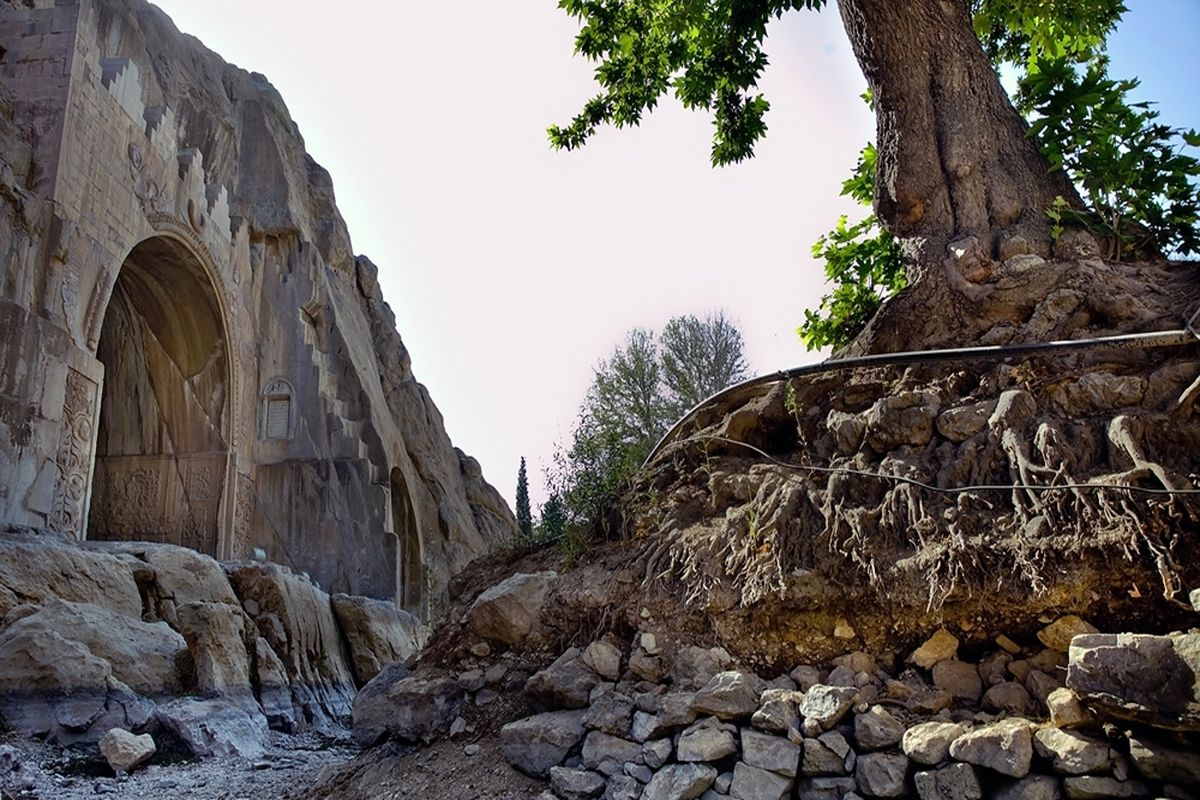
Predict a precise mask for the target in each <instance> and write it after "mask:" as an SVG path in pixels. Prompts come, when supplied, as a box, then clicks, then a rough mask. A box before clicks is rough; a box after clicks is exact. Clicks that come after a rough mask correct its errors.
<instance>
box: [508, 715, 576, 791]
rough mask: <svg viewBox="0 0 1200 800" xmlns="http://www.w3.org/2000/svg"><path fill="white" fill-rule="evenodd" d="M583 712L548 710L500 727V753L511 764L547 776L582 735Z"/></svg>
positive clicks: (537, 775) (522, 770)
mask: <svg viewBox="0 0 1200 800" xmlns="http://www.w3.org/2000/svg"><path fill="white" fill-rule="evenodd" d="M583 734H584V728H583V712H582V711H550V712H547V713H545V714H535V715H534V716H532V717H526V718H524V719H519V720H517V721H516V722H510V723H508V724H507V725H505V726H504V727H503V728H501V729H500V752H501V753H503V754H504V758H505V760H507V761H508V763H510V764H512V765H513V766H514V767H516V768H517V769H519V770H520V771H521V772H524V773H525V774H526V775H531V776H533V777H535V778H543V779H544V778H546V777H547V776H548V775H549V774H550V768H551V767H555V766H558V765H559V764H561V763H562V761H563V759H564V758H566V757H567V753H569V752H570V751H571V749H572V748H573V747H575V746H576V745H578V744H579V741H580V740H581V739H582V738H583Z"/></svg>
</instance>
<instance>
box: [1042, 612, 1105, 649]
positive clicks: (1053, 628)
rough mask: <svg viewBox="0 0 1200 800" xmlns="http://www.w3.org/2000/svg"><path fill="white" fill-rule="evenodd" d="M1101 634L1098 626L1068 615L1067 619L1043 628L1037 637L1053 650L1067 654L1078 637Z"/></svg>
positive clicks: (1061, 619) (1056, 621) (1062, 618)
mask: <svg viewBox="0 0 1200 800" xmlns="http://www.w3.org/2000/svg"><path fill="white" fill-rule="evenodd" d="M1099 632H1100V631H1099V630H1098V629H1097V628H1096V626H1095V625H1092V624H1091V623H1090V622H1088V621H1087V620H1085V619H1081V618H1080V617H1077V616H1075V615H1074V614H1068V615H1067V616H1065V617H1059V618H1058V619H1056V620H1055V621H1054V622H1051V623H1050V624H1049V625H1047V626H1046V627H1044V628H1042V629H1041V630H1040V631H1038V635H1037V637H1038V641H1040V642H1041V643H1042V644H1044V645H1045V646H1046V647H1048V648H1050V649H1051V650H1056V651H1058V652H1060V653H1066V652H1067V651H1068V650H1069V649H1070V647H1071V640H1072V639H1074V638H1075V637H1076V636H1085V635H1087V634H1089V633H1099Z"/></svg>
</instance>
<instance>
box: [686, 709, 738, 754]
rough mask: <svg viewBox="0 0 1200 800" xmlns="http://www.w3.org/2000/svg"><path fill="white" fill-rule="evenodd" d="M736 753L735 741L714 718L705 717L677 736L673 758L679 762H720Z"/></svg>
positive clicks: (731, 734)
mask: <svg viewBox="0 0 1200 800" xmlns="http://www.w3.org/2000/svg"><path fill="white" fill-rule="evenodd" d="M736 752H737V740H735V739H734V737H733V733H731V732H730V731H728V730H726V729H725V728H724V727H723V726H722V725H721V721H720V720H719V719H717V718H716V717H707V718H705V719H702V720H700V721H699V722H697V723H695V724H694V725H691V726H689V727H688V728H686V729H685V730H684V731H683V733H681V734H679V741H678V742H677V743H676V745H675V757H676V758H677V759H679V760H680V761H700V762H706V761H720V760H721V759H722V758H725V757H726V756H728V755H733V754H734V753H736Z"/></svg>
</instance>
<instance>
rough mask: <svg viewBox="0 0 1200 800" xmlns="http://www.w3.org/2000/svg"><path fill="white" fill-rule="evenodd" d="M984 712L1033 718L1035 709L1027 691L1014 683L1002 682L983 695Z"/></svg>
mask: <svg viewBox="0 0 1200 800" xmlns="http://www.w3.org/2000/svg"><path fill="white" fill-rule="evenodd" d="M981 705H982V706H983V710H984V711H992V712H1007V713H1009V714H1013V715H1016V716H1020V717H1029V716H1033V715H1034V714H1035V713H1036V711H1037V708H1036V706H1035V704H1034V702H1033V697H1032V696H1031V695H1030V694H1029V690H1028V689H1026V688H1025V687H1024V686H1022V685H1021V684H1019V683H1017V682H1016V681H1004V682H1003V683H998V684H996V685H995V686H993V687H991V688H990V689H988V690H987V691H986V692H984V693H983V701H982V702H981Z"/></svg>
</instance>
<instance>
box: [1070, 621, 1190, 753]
mask: <svg viewBox="0 0 1200 800" xmlns="http://www.w3.org/2000/svg"><path fill="white" fill-rule="evenodd" d="M1196 675H1200V633H1176V634H1171V635H1170V636H1151V635H1146V634H1133V633H1121V634H1103V633H1096V634H1091V635H1085V636H1078V637H1076V638H1075V639H1074V640H1072V642H1071V649H1070V653H1069V664H1068V667H1067V686H1068V687H1069V688H1070V689H1073V690H1074V691H1075V692H1076V694H1078V695H1079V697H1080V698H1081V699H1082V700H1083V701H1084V703H1086V704H1087V705H1088V706H1089V707H1091V708H1092V709H1093V710H1095V711H1098V712H1099V713H1101V714H1103V715H1105V716H1109V717H1113V718H1116V719H1122V720H1128V721H1131V722H1140V723H1142V724H1144V725H1149V726H1151V727H1156V728H1165V729H1168V730H1177V731H1200V681H1197V680H1196V679H1195V676H1196Z"/></svg>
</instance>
